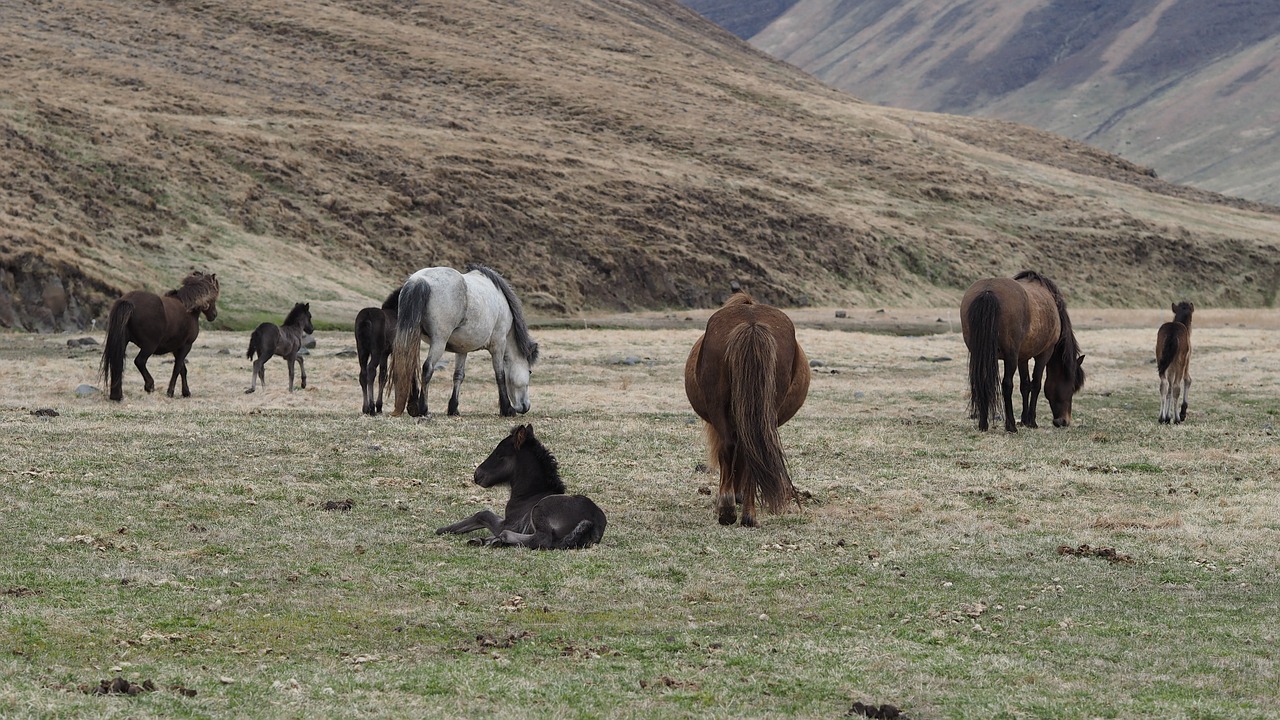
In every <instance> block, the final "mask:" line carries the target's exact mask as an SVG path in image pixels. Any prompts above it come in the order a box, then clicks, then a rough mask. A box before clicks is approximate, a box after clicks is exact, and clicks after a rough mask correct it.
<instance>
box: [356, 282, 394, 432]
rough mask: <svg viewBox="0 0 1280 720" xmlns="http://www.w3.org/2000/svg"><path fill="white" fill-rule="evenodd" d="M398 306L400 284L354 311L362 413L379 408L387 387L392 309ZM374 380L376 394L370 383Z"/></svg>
mask: <svg viewBox="0 0 1280 720" xmlns="http://www.w3.org/2000/svg"><path fill="white" fill-rule="evenodd" d="M399 307H400V288H396V289H395V290H392V291H391V294H390V295H388V296H387V299H386V300H384V301H383V303H382V307H367V308H364V309H363V310H361V311H360V312H359V313H358V314H356V356H357V358H358V359H359V360H360V391H361V394H362V395H363V396H364V406H363V408H362V409H361V412H363V413H364V414H365V415H377V414H378V413H380V412H382V392H383V390H385V389H386V387H387V361H388V360H389V359H390V358H391V343H393V342H395V338H396V312H397V310H398V309H399ZM375 383H377V386H378V394H377V396H376V399H375V396H374V392H373V387H374V384H375Z"/></svg>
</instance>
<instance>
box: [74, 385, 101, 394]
mask: <svg viewBox="0 0 1280 720" xmlns="http://www.w3.org/2000/svg"><path fill="white" fill-rule="evenodd" d="M100 392H102V391H101V390H99V389H98V388H96V387H94V386H92V385H79V386H77V387H76V397H89V396H90V395H97V394H98V393H100Z"/></svg>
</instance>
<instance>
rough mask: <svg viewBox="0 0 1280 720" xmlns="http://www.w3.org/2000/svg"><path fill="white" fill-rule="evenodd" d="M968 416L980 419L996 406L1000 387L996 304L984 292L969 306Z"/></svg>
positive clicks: (994, 298)
mask: <svg viewBox="0 0 1280 720" xmlns="http://www.w3.org/2000/svg"><path fill="white" fill-rule="evenodd" d="M967 320H968V323H969V414H970V415H971V416H974V417H981V416H982V413H984V412H988V411H989V410H990V409H991V408H992V407H993V406H994V405H995V404H996V388H997V387H998V386H999V385H1000V365H999V363H1000V301H999V300H998V299H997V298H996V294H995V293H993V292H991V291H990V290H984V291H983V292H982V294H980V295H978V297H976V298H974V300H973V302H972V303H969V313H968V318H967Z"/></svg>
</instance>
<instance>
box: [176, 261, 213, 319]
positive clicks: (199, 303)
mask: <svg viewBox="0 0 1280 720" xmlns="http://www.w3.org/2000/svg"><path fill="white" fill-rule="evenodd" d="M165 295H166V296H168V297H172V298H176V299H177V300H178V302H180V303H182V306H183V307H184V308H186V309H187V312H193V311H195V310H199V309H201V308H203V307H205V306H207V305H208V304H209V303H211V302H213V301H215V300H217V299H218V276H217V274H216V273H215V274H210V275H206V274H205V273H203V272H200V271H199V270H196V271H194V272H192V273H191V274H190V275H188V276H186V277H185V278H183V280H182V287H180V288H178V289H176V290H170V291H169V292H167V293H165Z"/></svg>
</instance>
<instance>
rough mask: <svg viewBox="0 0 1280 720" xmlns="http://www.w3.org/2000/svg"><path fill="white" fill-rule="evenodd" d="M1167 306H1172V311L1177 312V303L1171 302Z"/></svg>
mask: <svg viewBox="0 0 1280 720" xmlns="http://www.w3.org/2000/svg"><path fill="white" fill-rule="evenodd" d="M1169 307H1171V308H1173V311H1174V312H1178V303H1173V304H1172V305H1170V306H1169Z"/></svg>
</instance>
